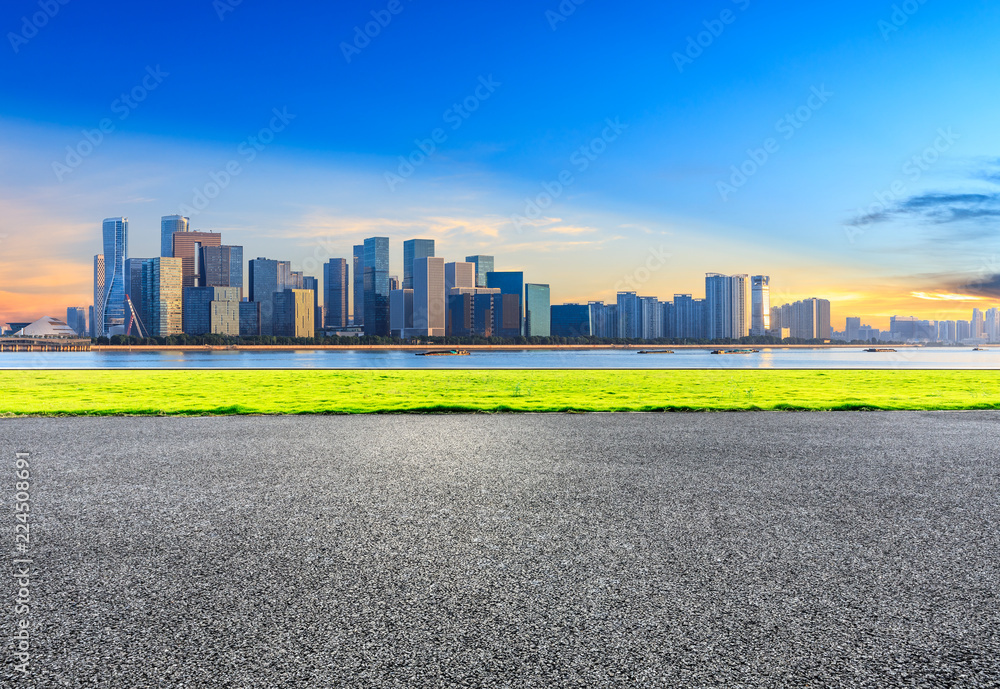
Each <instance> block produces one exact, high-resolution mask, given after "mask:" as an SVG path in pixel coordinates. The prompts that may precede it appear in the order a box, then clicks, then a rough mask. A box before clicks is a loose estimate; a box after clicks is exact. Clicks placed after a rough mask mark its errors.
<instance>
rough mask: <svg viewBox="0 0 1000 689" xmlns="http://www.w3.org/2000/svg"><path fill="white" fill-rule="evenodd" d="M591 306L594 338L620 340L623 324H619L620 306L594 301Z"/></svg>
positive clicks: (590, 303) (589, 304)
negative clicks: (620, 329) (620, 330)
mask: <svg viewBox="0 0 1000 689" xmlns="http://www.w3.org/2000/svg"><path fill="white" fill-rule="evenodd" d="M588 306H590V317H591V318H592V319H593V332H594V337H601V338H606V339H618V338H619V337H621V336H620V335H619V334H618V331H619V328H620V327H621V324H620V323H619V322H618V305H617V304H605V303H604V302H603V301H592V302H589V303H588Z"/></svg>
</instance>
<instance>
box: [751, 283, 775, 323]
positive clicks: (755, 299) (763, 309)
mask: <svg viewBox="0 0 1000 689" xmlns="http://www.w3.org/2000/svg"><path fill="white" fill-rule="evenodd" d="M770 329H771V278H770V276H768V275H754V276H753V277H751V278H750V334H751V335H752V336H754V337H764V336H765V335H767V331H768V330H770Z"/></svg>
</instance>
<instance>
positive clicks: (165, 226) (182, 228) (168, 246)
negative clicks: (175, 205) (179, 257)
mask: <svg viewBox="0 0 1000 689" xmlns="http://www.w3.org/2000/svg"><path fill="white" fill-rule="evenodd" d="M190 230H191V221H190V220H189V219H187V218H185V217H184V216H183V215H164V216H163V217H162V218H160V256H167V257H172V256H173V255H174V232H189V231H190Z"/></svg>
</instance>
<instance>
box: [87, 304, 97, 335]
mask: <svg viewBox="0 0 1000 689" xmlns="http://www.w3.org/2000/svg"><path fill="white" fill-rule="evenodd" d="M87 308H88V319H87V334H88V335H90V336H91V337H96V335H94V307H93V306H90V307H87Z"/></svg>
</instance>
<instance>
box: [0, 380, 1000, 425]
mask: <svg viewBox="0 0 1000 689" xmlns="http://www.w3.org/2000/svg"><path fill="white" fill-rule="evenodd" d="M0 389H3V390H4V391H5V393H6V394H4V395H3V398H2V400H0V415H2V416H60V415H73V416H80V415H83V416H115V415H142V416H149V415H152V416H161V415H165V416H169V415H181V416H192V415H193V416H207V415H237V414H370V413H414V412H560V411H563V412H566V411H572V412H658V411H754V410H757V411H783V410H802V411H834V410H966V409H1000V371H996V370H989V371H962V370H940V371H930V370H916V371H914V370H896V371H884V370H812V371H809V370H768V369H765V370H753V369H735V370H673V371H671V370H659V371H636V370H608V371H597V370H577V371H569V370H342V371H334V370H314V371H309V370H226V371H213V370H197V369H190V370H162V371H153V370H141V371H137V370H124V371H123V370H81V371H68V370H64V371H0Z"/></svg>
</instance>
